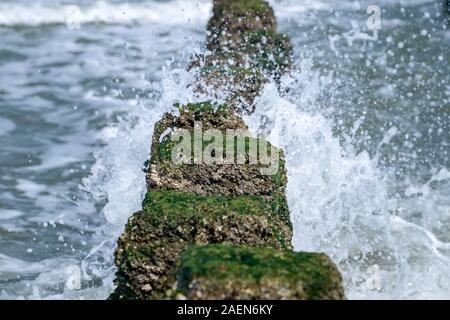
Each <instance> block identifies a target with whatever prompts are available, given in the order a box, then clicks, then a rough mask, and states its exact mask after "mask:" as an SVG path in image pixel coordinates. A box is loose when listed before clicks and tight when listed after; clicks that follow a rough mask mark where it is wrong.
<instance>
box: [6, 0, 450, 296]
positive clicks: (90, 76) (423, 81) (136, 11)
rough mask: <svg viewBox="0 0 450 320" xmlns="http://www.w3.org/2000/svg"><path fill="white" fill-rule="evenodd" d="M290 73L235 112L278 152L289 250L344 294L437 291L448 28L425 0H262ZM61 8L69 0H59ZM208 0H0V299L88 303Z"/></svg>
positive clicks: (102, 283)
mask: <svg viewBox="0 0 450 320" xmlns="http://www.w3.org/2000/svg"><path fill="white" fill-rule="evenodd" d="M271 4H272V5H273V6H274V8H275V12H276V15H277V19H278V22H279V30H280V31H281V32H283V33H286V34H287V35H289V37H290V38H291V40H292V43H293V45H294V51H295V67H294V71H293V72H292V74H291V75H290V76H286V77H284V78H283V79H282V87H283V88H284V89H285V90H283V92H287V93H286V94H283V95H280V94H279V91H278V90H277V86H276V85H275V84H274V83H269V84H268V85H267V86H266V87H265V88H264V90H263V92H262V93H261V96H260V97H258V99H257V108H256V113H255V114H253V115H251V116H249V117H247V118H246V121H247V123H248V124H249V125H250V128H251V129H252V130H253V131H254V132H255V133H256V132H258V130H261V129H262V128H263V127H264V130H268V131H269V132H270V139H271V140H272V141H273V142H274V143H275V144H277V145H279V146H280V147H282V148H284V150H285V153H286V161H287V170H288V176H289V183H288V188H287V196H288V201H289V205H290V208H291V214H292V220H293V224H294V239H293V243H294V246H295V249H296V250H305V251H321V252H325V253H327V254H328V255H330V257H332V259H333V260H334V261H335V263H336V264H337V265H338V267H339V269H340V270H341V272H342V275H343V278H344V285H345V288H346V293H347V295H348V297H349V298H358V299H368V298H376V299H389V298H400V299H403V298H405V299H418V298H425V299H430V298H447V299H448V298H450V269H449V268H448V266H449V260H450V186H449V183H450V172H449V170H450V168H449V167H450V162H449V116H450V83H449V74H450V70H449V69H450V66H449V61H450V57H449V53H450V50H449V49H450V48H449V47H450V33H449V27H450V24H448V22H446V20H445V16H444V15H443V13H444V10H443V8H442V3H440V2H439V1H427V0H415V1H385V0H383V1H378V4H377V5H378V6H379V7H380V10H381V16H380V17H381V29H380V30H371V29H369V28H368V25H367V19H368V18H369V14H368V13H367V10H366V9H367V7H368V6H369V4H372V3H369V2H367V1H335V2H332V1H324V0H315V1H306V0H305V1H298V0H281V1H271ZM74 5H76V6H74ZM211 9H212V4H211V2H210V1H189V2H187V1H181V0H173V1H148V0H147V1H145V0H144V1H98V2H95V1H72V2H71V4H70V5H68V4H67V3H66V2H63V1H59V0H54V1H44V0H38V1H32V2H31V1H30V2H28V1H24V0H21V1H2V3H0V143H1V146H2V147H1V148H0V181H1V183H0V188H1V192H0V297H1V298H13V299H42V298H45V299H105V298H106V297H107V296H108V295H109V294H110V293H111V292H112V290H113V289H114V285H113V282H112V281H113V279H114V272H115V267H114V260H113V259H114V257H113V252H114V248H115V243H116V240H117V237H118V236H119V235H120V233H121V232H122V230H123V228H124V225H125V223H126V221H127V219H128V217H130V216H131V214H132V213H133V212H135V211H136V210H139V208H140V206H141V201H142V198H143V195H144V193H145V175H144V172H143V171H142V168H143V164H144V162H145V160H146V159H147V158H148V156H149V152H150V142H151V136H152V131H153V125H154V123H155V122H156V121H157V120H158V119H160V117H161V115H162V113H164V112H166V111H170V110H171V109H172V105H173V104H174V103H175V102H182V103H183V102H189V101H192V99H193V97H194V94H193V93H192V92H191V89H190V88H189V87H188V84H189V83H190V82H191V81H192V74H190V73H188V72H186V71H185V67H186V65H187V63H188V62H189V61H190V59H191V55H192V54H195V53H199V52H201V51H202V47H203V45H204V39H205V30H206V23H207V21H208V18H209V17H210V15H211Z"/></svg>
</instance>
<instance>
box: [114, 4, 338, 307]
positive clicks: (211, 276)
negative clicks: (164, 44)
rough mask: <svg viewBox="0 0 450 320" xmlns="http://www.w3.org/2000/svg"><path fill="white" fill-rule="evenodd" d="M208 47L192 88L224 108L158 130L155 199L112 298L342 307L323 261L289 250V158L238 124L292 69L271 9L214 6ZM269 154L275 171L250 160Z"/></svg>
mask: <svg viewBox="0 0 450 320" xmlns="http://www.w3.org/2000/svg"><path fill="white" fill-rule="evenodd" d="M207 48H208V53H207V54H204V55H202V56H199V57H196V59H195V60H194V61H193V62H192V64H191V65H190V66H189V68H190V70H191V72H195V74H196V75H197V80H196V82H195V83H194V84H193V85H195V89H196V92H197V93H198V94H199V95H201V94H205V93H206V94H208V95H209V96H210V97H213V99H217V100H222V101H225V102H222V103H217V102H214V101H204V102H202V103H194V104H185V105H179V106H177V108H178V111H179V113H178V114H176V115H175V114H166V115H165V116H164V117H163V119H162V120H161V121H159V122H158V123H157V124H156V126H155V132H154V137H153V141H152V152H151V157H150V161H149V163H148V169H147V185H148V192H147V195H146V197H145V200H144V202H143V207H142V210H141V211H140V212H137V213H135V214H134V215H133V216H132V217H131V218H130V219H129V221H128V224H127V226H126V230H125V232H124V233H123V235H122V236H121V237H120V239H119V241H118V247H117V250H116V254H115V257H116V265H117V268H118V271H117V278H116V284H117V289H116V290H115V292H114V293H113V294H112V295H111V298H112V299H158V298H163V299H174V298H175V299H176V298H190V299H343V298H345V297H344V291H343V288H342V284H341V276H340V274H339V271H338V270H337V268H336V266H335V265H334V264H333V263H332V261H331V260H330V259H329V258H328V257H327V256H326V255H324V254H320V253H295V252H293V251H292V245H291V238H292V225H291V222H290V215H289V208H288V205H287V200H286V196H285V188H286V183H287V175H286V169H285V166H284V160H283V153H282V151H281V150H278V149H276V148H274V147H272V146H270V144H267V143H266V141H264V140H262V139H261V138H254V137H251V136H250V135H249V133H248V131H247V126H246V124H245V123H244V121H243V120H242V118H241V117H240V116H239V115H240V114H241V113H245V112H252V111H253V110H254V108H255V106H254V99H255V97H256V96H257V95H258V94H259V92H260V90H261V89H262V87H263V85H264V84H265V83H266V82H268V81H278V80H279V78H280V76H281V75H282V74H283V73H286V72H289V69H290V68H291V65H292V47H291V45H290V42H289V39H288V38H287V37H286V36H284V35H280V34H278V33H277V32H276V19H275V16H274V12H273V9H272V8H271V7H270V6H269V5H268V4H267V2H265V1H262V0H215V1H214V10H213V17H212V18H211V20H210V21H209V24H208V38H207ZM212 136H214V137H215V138H214V139H211V137H212ZM219 137H223V138H219ZM239 141H240V142H241V145H240V146H241V147H239ZM180 145H182V146H184V148H180ZM230 145H231V147H230ZM212 146H213V147H212ZM222 146H223V147H224V149H225V150H226V151H223V150H222V148H221V147H222ZM262 146H266V147H267V146H268V149H269V151H270V152H269V154H270V156H272V157H271V159H272V160H276V161H275V162H276V165H277V166H276V170H275V171H274V172H268V171H267V169H268V163H262V162H261V161H255V157H254V154H252V153H251V151H252V150H253V151H258V150H259V151H261V149H264V148H262ZM240 148H241V149H240ZM174 150H175V151H174ZM186 150H187V152H186ZM240 151H244V153H240ZM180 155H182V157H180ZM259 156H260V154H259ZM266 156H267V154H266ZM275 156H277V158H275ZM207 160H208V161H207ZM272 164H274V163H270V164H269V165H272Z"/></svg>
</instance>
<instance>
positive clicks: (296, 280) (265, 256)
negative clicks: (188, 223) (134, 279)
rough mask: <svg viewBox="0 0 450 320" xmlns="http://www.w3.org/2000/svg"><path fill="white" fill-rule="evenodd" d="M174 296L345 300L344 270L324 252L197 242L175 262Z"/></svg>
mask: <svg viewBox="0 0 450 320" xmlns="http://www.w3.org/2000/svg"><path fill="white" fill-rule="evenodd" d="M176 276H177V287H176V292H175V297H177V298H187V299H225V300H229V299H343V298H344V290H343V288H342V285H341V275H340V274H339V271H338V270H337V268H336V266H335V265H334V264H333V262H332V261H331V260H330V259H329V258H328V257H327V256H326V255H324V254H321V253H305V252H302V253H296V252H292V251H286V250H273V249H270V248H250V247H246V246H233V245H206V246H194V247H190V248H189V249H187V250H186V251H185V252H184V253H183V254H182V256H181V259H180V261H179V263H178V266H177V271H176Z"/></svg>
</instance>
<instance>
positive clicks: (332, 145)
mask: <svg viewBox="0 0 450 320" xmlns="http://www.w3.org/2000/svg"><path fill="white" fill-rule="evenodd" d="M300 69H301V70H302V73H301V74H299V75H297V76H296V79H297V81H296V83H297V85H299V86H300V87H301V88H302V90H301V92H297V93H296V94H299V95H300V96H297V97H295V99H290V100H294V101H299V102H298V103H295V104H294V103H291V102H289V101H288V100H286V99H284V98H281V97H280V96H279V94H278V91H277V88H276V86H275V85H274V84H268V85H267V86H266V87H265V89H264V91H263V93H262V95H261V97H260V98H259V101H258V104H257V107H256V113H254V114H253V115H252V116H250V117H249V118H248V122H249V123H250V125H251V129H252V130H253V131H254V132H257V131H258V130H260V129H261V127H262V125H263V124H264V126H265V128H266V129H269V130H270V132H271V133H270V136H269V139H270V140H271V141H272V142H274V143H275V144H277V145H279V146H281V147H282V148H284V150H285V152H286V163H287V170H288V178H289V182H288V187H287V197H288V201H289V206H290V209H291V214H292V220H293V225H294V238H293V244H294V246H295V249H296V250H304V251H319V252H326V253H327V254H329V255H330V256H331V257H332V259H333V260H334V261H335V262H336V263H337V265H338V266H339V268H340V270H341V271H342V273H343V276H344V280H345V287H346V292H347V295H348V297H349V298H358V299H361V298H362V299H367V298H377V299H389V298H397V299H399V298H400V299H401V298H404V299H417V298H428V299H431V298H438V299H439V298H449V297H450V270H449V269H448V264H449V261H450V260H449V259H450V250H449V246H450V242H445V241H441V240H438V238H437V236H436V235H435V231H436V229H435V228H430V229H428V228H427V227H431V226H426V225H424V224H421V223H415V222H410V221H409V220H408V215H407V214H405V211H408V210H407V209H405V203H408V205H409V206H411V207H413V208H414V210H415V211H416V212H417V211H419V212H421V214H422V215H423V216H424V217H426V216H428V215H433V217H434V218H435V219H437V218H438V217H436V216H435V213H434V212H433V211H434V210H435V209H436V208H435V206H431V207H430V204H431V203H432V204H435V205H436V204H437V203H439V205H438V207H440V212H441V216H440V217H439V219H437V221H444V220H443V219H447V221H448V220H449V219H450V215H449V203H448V201H444V199H445V196H446V195H445V192H444V194H443V195H441V198H440V200H439V202H436V200H437V199H436V198H434V199H433V200H432V201H429V200H430V199H422V197H421V196H419V197H417V198H413V199H403V200H402V201H400V200H397V199H396V198H393V197H391V196H389V188H390V187H391V181H390V180H389V179H388V177H386V175H385V173H384V172H382V171H380V169H378V168H377V159H376V158H374V159H371V158H370V157H369V155H368V154H367V153H366V152H361V153H359V154H354V153H353V152H351V148H350V147H347V148H346V150H345V151H344V149H343V148H342V146H341V144H340V142H339V140H338V139H337V138H336V137H334V136H333V131H332V125H331V121H330V120H328V119H326V118H325V117H324V116H323V115H322V114H321V113H319V112H315V111H314V109H315V108H314V104H315V101H314V96H311V92H320V91H322V90H327V83H328V82H326V81H325V82H324V81H321V80H320V77H318V76H317V74H316V73H317V71H314V70H312V69H311V68H310V65H309V64H308V60H307V59H306V60H304V62H303V63H301V64H300ZM291 81H292V80H291ZM302 92H303V93H308V98H307V99H306V100H305V97H304V96H302ZM294 94H295V93H294ZM263 119H264V121H262V120H263ZM267 123H269V125H267ZM395 134H396V130H395V129H392V130H389V131H388V132H387V134H386V137H385V139H383V142H382V143H388V142H389V140H390V139H391V138H392V136H393V135H395ZM349 150H350V151H349ZM447 173H448V172H447V171H446V170H444V171H442V170H441V171H440V172H439V173H438V174H437V175H436V176H435V177H433V178H432V181H435V180H444V179H448V174H447ZM423 188H425V189H426V190H427V191H428V192H431V193H433V196H434V197H438V196H439V195H438V194H437V192H436V191H435V190H433V189H431V188H430V186H429V183H428V184H426V185H424V186H423ZM420 191H421V192H422V193H423V194H425V195H426V194H427V193H426V192H423V190H422V189H420ZM422 200H424V201H422ZM427 200H428V201H427ZM430 209H431V210H430ZM438 212H439V211H438ZM432 219H433V218H432ZM447 241H448V240H447ZM374 277H376V281H374ZM374 283H375V284H379V286H378V285H375V286H374Z"/></svg>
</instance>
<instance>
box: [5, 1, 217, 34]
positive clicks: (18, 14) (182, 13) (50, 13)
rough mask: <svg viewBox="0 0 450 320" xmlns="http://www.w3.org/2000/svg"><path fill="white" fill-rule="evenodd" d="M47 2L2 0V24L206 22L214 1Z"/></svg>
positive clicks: (165, 23)
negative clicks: (9, 1)
mask: <svg viewBox="0 0 450 320" xmlns="http://www.w3.org/2000/svg"><path fill="white" fill-rule="evenodd" d="M73 8H74V6H73V5H63V4H53V5H52V4H45V3H39V2H36V3H27V4H23V3H0V25H3V26H20V25H22V26H38V25H46V24H72V23H73V22H77V23H79V24H80V25H81V27H82V25H83V24H86V23H107V24H133V23H157V24H164V25H167V24H169V25H176V24H186V23H189V24H191V25H192V24H196V23H203V22H204V17H205V16H208V15H209V12H210V10H211V3H210V2H206V1H199V2H198V1H195V2H191V1H182V0H177V1H173V2H172V3H171V4H170V5H168V4H167V3H162V2H156V1H144V2H141V3H122V4H114V3H108V2H105V1H96V2H93V3H91V4H89V5H88V6H82V5H80V6H79V10H78V9H77V10H73Z"/></svg>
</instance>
